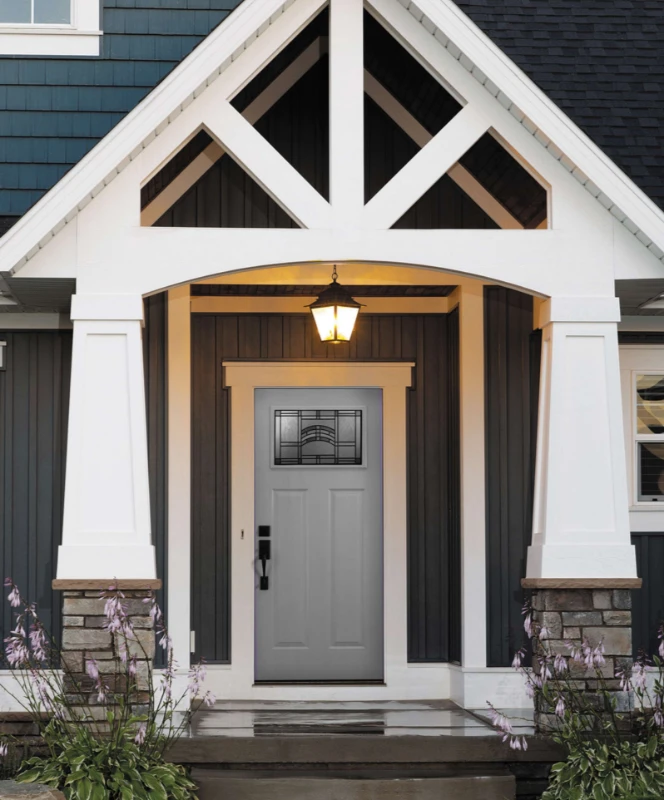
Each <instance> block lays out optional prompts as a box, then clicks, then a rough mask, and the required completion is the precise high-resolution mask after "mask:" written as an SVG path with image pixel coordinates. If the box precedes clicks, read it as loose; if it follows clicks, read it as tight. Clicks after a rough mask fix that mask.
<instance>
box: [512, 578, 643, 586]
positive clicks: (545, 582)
mask: <svg viewBox="0 0 664 800" xmlns="http://www.w3.org/2000/svg"><path fill="white" fill-rule="evenodd" d="M642 585H643V581H642V580H641V578H522V579H521V586H522V588H524V589H640V588H641V586H642Z"/></svg>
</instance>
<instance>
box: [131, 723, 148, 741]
mask: <svg viewBox="0 0 664 800" xmlns="http://www.w3.org/2000/svg"><path fill="white" fill-rule="evenodd" d="M147 732H148V727H147V725H146V724H145V723H143V724H142V725H141V727H140V728H139V729H138V732H137V733H136V736H135V737H134V742H135V743H136V744H137V745H138V746H139V747H140V746H141V745H142V744H143V742H144V741H145V736H146V734H147Z"/></svg>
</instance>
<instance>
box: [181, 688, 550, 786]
mask: <svg viewBox="0 0 664 800" xmlns="http://www.w3.org/2000/svg"><path fill="white" fill-rule="evenodd" d="M502 710H503V711H504V713H508V714H509V716H510V718H511V719H512V721H513V725H514V728H515V731H516V730H517V729H518V732H519V733H523V734H526V735H528V734H531V733H532V732H533V728H532V712H528V711H527V710H523V709H515V710H509V709H502ZM529 741H530V746H529V748H528V750H527V751H526V752H525V753H524V752H515V751H513V750H510V748H509V747H508V745H507V744H505V743H503V742H502V740H501V737H500V735H499V734H497V733H496V732H495V731H494V730H493V728H491V726H490V724H489V722H488V716H487V712H486V710H481V711H467V710H464V709H462V708H459V707H458V706H457V705H455V704H454V703H452V702H451V701H446V700H440V701H429V700H422V701H412V700H409V701H402V702H398V701H390V702H310V701H307V702H253V701H244V702H243V701H222V702H219V703H217V704H216V705H215V706H214V707H213V708H211V709H203V710H201V711H200V712H199V713H198V714H197V715H196V717H195V719H194V722H193V725H192V729H191V731H190V735H189V736H185V737H183V738H182V739H180V740H179V741H178V742H177V743H176V744H175V745H174V746H173V748H172V749H171V751H170V752H169V758H170V759H171V760H173V761H176V762H180V763H183V764H189V765H190V766H192V767H193V768H194V769H193V772H192V776H193V778H194V780H195V781H196V783H197V784H198V786H199V790H200V794H199V796H200V797H201V800H216V798H221V797H225V798H229V799H230V800H282V798H283V800H286V799H287V800H388V798H394V800H397V798H399V800H505V798H510V799H513V798H514V797H515V794H516V795H517V796H518V797H519V798H520V799H521V798H523V800H526V798H529V799H530V798H533V799H534V798H535V797H536V796H538V793H539V792H541V791H542V789H543V788H544V787H545V785H546V776H547V774H548V770H549V768H550V765H551V764H552V763H553V762H555V761H558V760H560V758H561V756H562V753H561V751H560V749H559V748H558V747H557V746H555V745H554V744H553V743H552V742H550V741H548V740H545V739H542V738H541V737H535V736H533V737H532V738H530V740H529Z"/></svg>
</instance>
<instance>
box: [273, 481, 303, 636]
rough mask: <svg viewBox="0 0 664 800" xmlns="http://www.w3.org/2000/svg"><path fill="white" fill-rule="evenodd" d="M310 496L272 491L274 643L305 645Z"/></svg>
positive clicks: (298, 492)
mask: <svg viewBox="0 0 664 800" xmlns="http://www.w3.org/2000/svg"><path fill="white" fill-rule="evenodd" d="M307 500H308V497H307V492H306V491H283V490H277V491H273V492H272V508H273V517H272V519H273V520H274V522H273V524H272V531H273V534H272V537H271V538H272V541H273V542H279V573H280V574H279V580H274V576H273V580H272V584H273V586H272V591H273V592H274V606H273V613H274V643H275V645H277V646H278V647H306V640H307V619H306V609H307V606H308V605H309V602H308V592H307ZM273 558H274V555H273Z"/></svg>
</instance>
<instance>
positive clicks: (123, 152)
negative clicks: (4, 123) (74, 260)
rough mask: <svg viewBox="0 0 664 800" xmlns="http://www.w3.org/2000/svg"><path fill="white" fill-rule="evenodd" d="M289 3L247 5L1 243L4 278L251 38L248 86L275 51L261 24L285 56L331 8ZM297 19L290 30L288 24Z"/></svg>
mask: <svg viewBox="0 0 664 800" xmlns="http://www.w3.org/2000/svg"><path fill="white" fill-rule="evenodd" d="M286 5H287V6H288V7H287V8H285V7H284V3H283V0H244V2H243V3H242V4H241V5H240V6H238V7H237V8H236V9H235V10H234V11H233V12H232V14H231V15H230V16H229V17H228V19H226V20H225V21H224V22H223V23H222V24H221V25H220V26H219V27H218V28H216V29H215V30H214V31H212V33H210V34H209V35H208V36H207V37H206V38H205V39H204V40H203V41H202V42H201V43H200V44H199V45H198V47H196V49H195V50H194V51H193V52H192V53H191V54H190V55H189V56H187V58H185V59H184V60H183V61H182V62H181V63H180V64H179V65H178V66H177V67H176V68H175V69H174V70H173V72H171V74H170V75H169V76H168V77H166V78H165V79H164V80H163V81H162V82H161V83H160V84H159V85H158V86H157V87H155V89H153V90H152V91H151V92H150V94H148V95H147V97H146V98H145V99H144V100H143V101H141V102H140V103H139V104H138V105H137V106H136V107H135V108H134V109H133V111H131V112H130V113H129V114H128V115H127V116H126V117H125V118H124V119H123V120H122V121H121V122H120V123H119V124H118V125H117V126H116V127H115V128H114V129H113V130H112V131H111V132H110V133H108V134H107V135H106V136H105V137H104V138H103V139H102V140H101V142H99V144H97V145H96V147H94V148H93V149H92V150H91V151H90V152H89V153H88V154H87V155H86V156H85V157H84V158H82V159H81V161H79V162H78V164H77V165H76V166H75V167H74V168H73V169H72V170H70V171H69V172H68V173H67V175H65V176H64V177H63V178H62V179H61V180H60V181H59V182H58V183H57V184H56V186H54V187H53V189H51V191H49V192H47V194H46V195H44V197H43V198H42V199H41V200H40V201H39V202H38V203H37V204H36V205H35V206H34V207H33V208H32V209H31V210H30V211H29V212H28V213H27V214H25V215H24V216H23V217H22V218H21V219H20V220H19V221H18V222H17V223H16V225H14V226H13V227H12V228H11V229H10V230H9V231H8V232H7V233H6V234H5V235H4V236H3V237H2V239H0V272H9V271H12V270H13V269H14V267H15V265H16V264H18V263H19V262H20V261H21V260H22V259H24V258H25V257H26V255H27V254H28V253H30V252H31V251H32V250H33V249H34V248H36V247H40V246H42V245H43V244H44V243H45V242H46V241H48V239H49V238H50V235H51V232H52V230H53V229H54V228H55V227H56V226H57V225H58V224H59V223H60V221H61V220H62V219H63V218H64V217H67V216H69V215H73V214H75V212H76V210H77V209H80V208H82V207H83V206H84V205H86V204H87V202H88V200H89V198H90V196H91V195H92V194H93V193H95V190H96V188H97V187H102V186H103V185H104V184H105V183H108V182H109V176H111V175H112V174H117V172H118V167H119V165H125V164H127V163H128V162H129V161H130V160H131V159H132V158H133V157H135V156H136V155H138V154H139V153H140V152H141V150H142V148H143V145H144V142H145V141H146V139H148V137H152V138H154V135H155V131H156V130H157V129H158V128H159V126H163V125H165V124H168V122H169V121H170V120H172V119H173V118H174V116H177V114H178V113H179V111H180V110H181V109H182V107H183V105H185V104H187V101H188V98H189V97H190V96H191V95H192V93H195V92H196V91H197V90H200V89H201V87H204V86H205V85H206V84H207V83H209V82H210V80H212V79H213V76H215V75H219V74H220V71H221V68H222V66H224V65H229V66H232V62H233V60H235V61H238V60H239V58H240V56H242V55H243V54H244V51H245V47H246V43H247V41H248V40H249V39H250V38H252V37H253V42H252V47H251V51H252V54H255V59H256V64H255V67H254V69H253V70H251V71H250V74H249V76H248V77H245V81H246V80H247V79H249V78H250V77H251V76H252V75H253V74H255V72H257V71H258V70H259V69H260V68H261V67H262V66H263V65H264V64H265V63H266V62H267V61H269V60H270V59H271V58H272V56H273V55H274V53H275V51H274V50H270V49H266V50H265V51H263V50H262V49H261V47H260V43H259V39H258V38H257V36H256V34H257V32H258V31H259V30H260V29H261V28H262V26H265V25H267V24H268V23H271V25H272V26H276V25H282V26H283V28H284V36H283V37H281V41H280V44H279V46H278V47H277V50H276V52H278V50H279V49H281V48H283V47H284V46H285V45H286V44H287V43H288V41H289V40H290V38H292V37H293V36H295V35H297V33H298V32H299V31H300V30H301V29H302V28H303V27H304V26H305V25H306V24H307V22H308V21H309V20H310V19H311V18H312V17H313V16H314V15H315V14H316V13H317V12H318V11H319V10H320V9H321V8H322V7H323V6H324V5H325V0H297V2H296V3H293V4H290V5H289V4H286ZM291 21H292V23H293V24H292V26H289V24H287V22H288V23H290V22H291ZM289 27H291V31H292V32H291V33H290V34H289V33H287V31H288V29H289ZM262 35H263V36H265V35H266V33H263V34H262ZM240 72H241V71H240ZM237 88H241V87H240V86H238V87H237Z"/></svg>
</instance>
